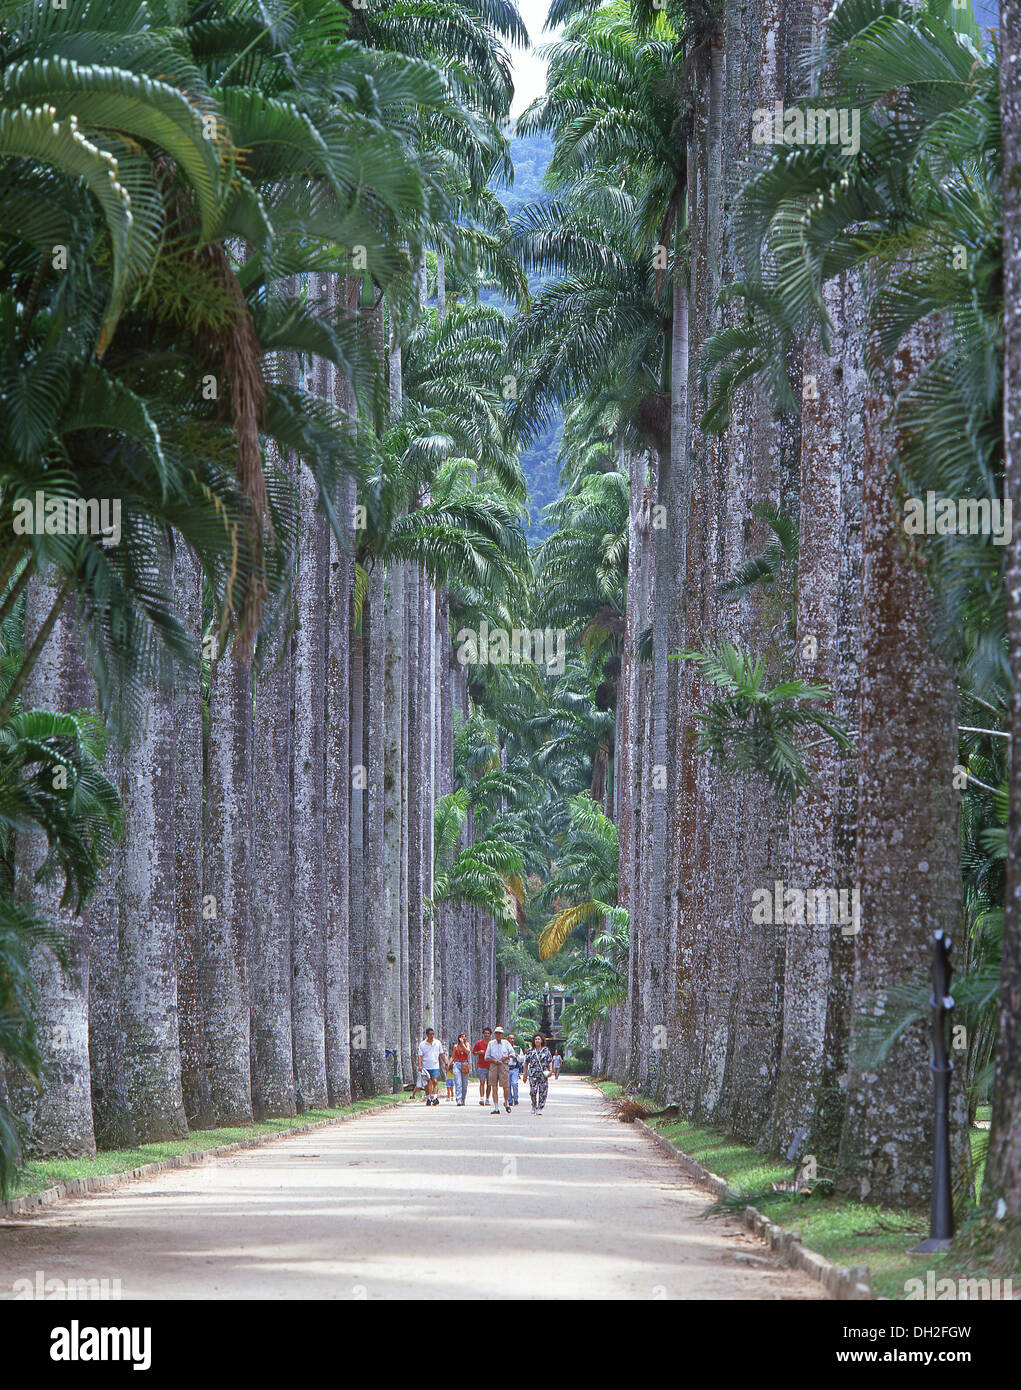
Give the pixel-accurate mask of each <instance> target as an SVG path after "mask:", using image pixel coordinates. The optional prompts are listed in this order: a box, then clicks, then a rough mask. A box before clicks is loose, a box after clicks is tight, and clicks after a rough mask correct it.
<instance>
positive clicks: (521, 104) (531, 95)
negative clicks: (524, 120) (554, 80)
mask: <svg viewBox="0 0 1021 1390" xmlns="http://www.w3.org/2000/svg"><path fill="white" fill-rule="evenodd" d="M518 9H519V10H520V11H521V18H522V19H523V20H524V21H525V25H526V27H527V29H528V32H529V35H530V36H531V39H532V48H531V49H527V48H512V49H511V50H510V53H511V61H512V63H513V65H514V103H513V105H512V106H511V115H512V116H520V114H521V112H522V111H524V109H525V107H526V106H528V105H529V104H530V102H532V101H533V100H534V99H535V98H536V97H537V96H538V95H539V94H540V92H542V91H543V89H544V88H545V86H546V64H545V63H544V62H543V61H542V59H541V58H539V57H538V56H537V55H536V52H535V49H536V48H541V47H542V45H543V44H546V43H550V42H552V40H553V39H554V38H555V37H556V32H544V30H543V25H544V24H545V23H546V15H547V13H548V11H549V0H518Z"/></svg>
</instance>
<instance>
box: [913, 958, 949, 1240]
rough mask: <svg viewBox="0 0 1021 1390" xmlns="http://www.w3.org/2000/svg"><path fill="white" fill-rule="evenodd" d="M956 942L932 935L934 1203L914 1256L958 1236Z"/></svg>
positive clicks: (931, 1063) (931, 1065) (931, 1064)
mask: <svg viewBox="0 0 1021 1390" xmlns="http://www.w3.org/2000/svg"><path fill="white" fill-rule="evenodd" d="M951 948H952V942H951V940H950V937H949V936H947V935H946V933H945V932H942V931H937V932H933V935H932V995H931V997H930V999H929V1003H930V1005H931V1007H932V1061H931V1062H930V1063H929V1065H930V1067H931V1068H932V1079H933V1083H934V1085H935V1089H936V1109H935V1116H934V1124H933V1133H932V1205H931V1208H930V1212H929V1235H928V1238H927V1239H926V1240H923V1241H921V1242H920V1243H919V1244H918V1245H913V1246H912V1247H911V1254H912V1255H928V1254H930V1253H931V1252H933V1251H936V1250H948V1249H949V1248H950V1242H951V1240H952V1239H953V1235H954V1196H953V1188H952V1184H951V1174H950V1108H949V1096H950V1073H951V1072H952V1071H953V1069H954V1064H953V1062H952V1061H951V1060H950V1054H949V1053H948V1051H947V1040H946V1031H945V1026H944V1025H945V1020H946V1018H947V1017H948V1015H949V1013H950V1011H951V1009H952V1008H953V1007H954V1001H953V998H952V996H951V994H950V977H951V975H952V974H953V973H954V968H953V966H952V965H951V964H950V951H951Z"/></svg>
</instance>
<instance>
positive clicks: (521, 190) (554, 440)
mask: <svg viewBox="0 0 1021 1390" xmlns="http://www.w3.org/2000/svg"><path fill="white" fill-rule="evenodd" d="M552 148H553V147H552V143H551V141H550V140H549V139H548V138H547V137H546V136H544V135H527V136H521V135H518V136H515V137H514V138H513V139H512V140H511V142H510V153H511V159H512V160H513V163H514V183H513V185H512V186H511V187H509V188H500V189H499V192H498V196H499V199H500V201H501V203H502V204H503V205H504V207H505V208H506V209H507V214H508V216H510V217H514V216H515V215H516V214H517V213H518V212H520V211H521V209H522V208H524V207H527V206H528V205H529V204H530V203H537V202H541V201H542V200H543V199H545V198H546V196H547V194H546V189H545V187H544V185H543V179H544V178H545V175H546V166H547V165H548V164H549V158H550V154H551V152H552ZM541 284H542V276H541V275H538V274H535V273H534V272H530V273H529V275H528V287H529V290H530V291H531V292H533V293H534V292H535V291H536V290H537V289H538V288H539V286H540V285H541ZM561 433H562V431H561V422H560V421H559V420H557V421H555V422H554V423H552V424H550V425H547V426H546V427H545V428H543V429H541V430H540V431H539V432H538V434H537V435H536V437H535V439H534V440H531V441H530V442H529V443H527V444H525V445H524V447H523V448H522V450H521V455H520V458H521V471H522V473H523V474H524V475H525V481H526V482H527V483H528V509H529V523H528V526H527V527H526V528H525V529H526V534H527V536H528V540H529V543H530V544H532V545H534V544H536V543H537V542H538V541H541V540H542V539H543V537H544V536H545V535H546V534H547V533H548V530H549V527H548V526H547V525H546V524H545V522H544V521H543V512H544V510H545V508H546V507H547V506H548V505H549V504H550V503H551V502H552V501H554V500H555V498H556V497H557V496H558V495H559V492H560V464H559V460H558V455H559V452H560V440H561Z"/></svg>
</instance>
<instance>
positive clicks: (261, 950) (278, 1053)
mask: <svg viewBox="0 0 1021 1390" xmlns="http://www.w3.org/2000/svg"><path fill="white" fill-rule="evenodd" d="M257 655H258V670H257V673H256V694H255V711H254V715H253V735H252V746H253V751H252V920H251V964H250V979H251V999H252V1104H253V1109H254V1113H255V1118H256V1119H260V1120H262V1119H272V1118H276V1117H278V1116H290V1115H293V1114H294V1113H295V1094H294V1043H293V1039H292V1033H291V926H292V910H293V907H292V899H291V703H292V701H291V689H292V687H291V650H290V639H289V637H288V634H287V626H286V614H281V615H280V618H279V620H278V622H277V625H276V627H275V628H273V629H270V630H264V632H263V633H261V634H260V636H259V647H258V653H257ZM344 726H345V727H346V721H345V725H344Z"/></svg>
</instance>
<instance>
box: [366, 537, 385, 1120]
mask: <svg viewBox="0 0 1021 1390" xmlns="http://www.w3.org/2000/svg"><path fill="white" fill-rule="evenodd" d="M368 620H369V651H368V663H367V671H366V676H367V679H366V682H365V688H366V702H365V712H366V719H365V742H366V764H365V766H366V780H367V788H366V790H367V793H368V794H367V796H366V806H365V826H364V829H365V859H364V864H365V954H364V958H363V959H364V965H363V969H364V971H365V1006H366V1014H365V1019H364V1022H365V1026H366V1042H367V1053H368V1055H367V1058H366V1062H367V1075H366V1081H367V1085H368V1086H369V1092H370V1094H372V1095H381V1094H382V1093H383V1092H384V1091H387V1090H389V1089H390V1079H389V1076H388V1074H387V1066H386V1023H387V1008H388V997H387V989H388V985H389V984H390V978H389V974H388V969H387V960H386V955H387V926H388V924H387V916H386V898H385V894H386V865H385V859H384V837H385V822H384V786H383V779H384V773H385V739H386V733H385V729H386V709H385V687H386V614H385V611H384V577H383V567H382V564H381V563H379V562H377V564H376V567H375V568H374V569H373V571H372V574H371V577H370V580H369V594H368Z"/></svg>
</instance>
